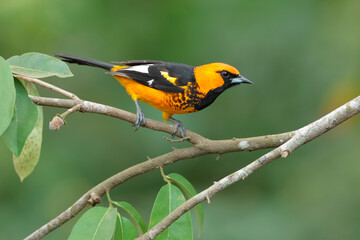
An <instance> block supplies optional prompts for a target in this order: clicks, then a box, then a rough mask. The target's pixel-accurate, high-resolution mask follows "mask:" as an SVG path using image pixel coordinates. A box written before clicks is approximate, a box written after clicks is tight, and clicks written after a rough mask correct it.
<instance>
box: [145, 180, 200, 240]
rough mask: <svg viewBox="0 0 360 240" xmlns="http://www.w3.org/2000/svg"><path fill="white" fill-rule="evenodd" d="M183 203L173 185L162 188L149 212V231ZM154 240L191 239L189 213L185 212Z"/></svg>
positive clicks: (182, 196) (183, 198) (182, 198)
mask: <svg viewBox="0 0 360 240" xmlns="http://www.w3.org/2000/svg"><path fill="white" fill-rule="evenodd" d="M184 202H185V197H184V195H183V194H182V192H181V191H180V190H179V189H178V188H177V187H176V186H175V185H173V184H171V183H168V184H166V185H165V186H163V187H162V188H161V189H160V191H159V193H158V195H157V197H156V200H155V203H154V206H153V209H152V211H151V216H150V223H149V229H150V228H152V227H153V226H155V225H156V224H157V223H159V222H160V221H161V220H162V219H163V218H165V217H166V216H167V215H169V213H171V212H172V211H173V210H175V209H176V208H177V207H178V206H180V205H181V204H182V203H184ZM155 239H156V240H164V239H166V240H177V239H178V240H188V239H193V229H192V225H191V217H190V213H189V212H187V213H185V214H184V215H182V216H181V217H180V218H179V219H178V220H176V221H175V222H174V223H173V224H171V225H170V227H168V228H167V229H165V231H164V232H162V233H161V234H159V236H157V237H156V238H155Z"/></svg>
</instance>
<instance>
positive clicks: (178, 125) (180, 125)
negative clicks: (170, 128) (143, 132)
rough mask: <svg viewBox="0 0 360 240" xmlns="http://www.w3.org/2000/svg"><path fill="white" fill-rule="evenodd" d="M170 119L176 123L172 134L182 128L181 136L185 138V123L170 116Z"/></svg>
mask: <svg viewBox="0 0 360 240" xmlns="http://www.w3.org/2000/svg"><path fill="white" fill-rule="evenodd" d="M169 121H171V122H173V123H175V131H174V133H173V134H172V136H174V135H175V134H176V132H177V131H178V130H180V134H181V137H182V138H185V136H186V130H185V128H184V125H183V124H182V123H181V122H180V121H179V120H176V119H175V118H172V117H171V118H169Z"/></svg>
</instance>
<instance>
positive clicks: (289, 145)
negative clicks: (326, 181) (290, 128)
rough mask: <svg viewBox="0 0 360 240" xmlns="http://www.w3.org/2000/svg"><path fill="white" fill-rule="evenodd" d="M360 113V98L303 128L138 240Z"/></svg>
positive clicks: (155, 233)
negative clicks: (285, 153)
mask: <svg viewBox="0 0 360 240" xmlns="http://www.w3.org/2000/svg"><path fill="white" fill-rule="evenodd" d="M359 112H360V96H358V97H356V98H355V99H353V100H351V101H350V102H348V103H346V104H344V105H343V106H341V107H339V108H337V109H335V110H334V111H332V112H331V113H329V114H327V115H326V116H324V117H322V118H320V119H319V120H317V121H315V122H313V123H310V124H308V125H307V126H305V127H303V128H300V129H299V130H297V131H296V132H295V135H294V136H293V137H292V138H291V139H290V140H289V141H287V142H286V143H284V144H282V145H281V146H279V147H277V148H275V149H274V150H272V151H270V152H268V153H266V154H265V155H263V156H262V157H260V158H258V159H256V160H255V161H253V162H252V163H250V164H248V165H247V166H246V167H244V168H242V169H240V170H238V171H236V172H234V173H232V174H230V175H228V176H226V177H224V178H222V179H221V180H220V181H218V182H215V183H214V184H213V185H212V186H211V187H209V188H207V189H205V190H204V191H202V192H201V193H199V194H197V195H195V196H194V197H192V198H190V199H189V200H187V201H186V202H184V203H183V204H181V205H180V206H179V207H177V208H176V209H175V210H174V211H173V212H171V213H170V214H169V215H168V216H167V217H165V218H164V219H163V220H161V221H160V222H159V223H158V224H156V225H155V226H154V227H153V228H151V229H150V230H149V231H148V232H147V233H145V234H144V235H142V236H141V237H139V238H137V239H138V240H151V239H154V238H155V237H157V236H158V235H159V234H160V233H162V232H163V231H164V230H165V229H166V228H168V227H169V226H170V225H171V224H172V223H173V222H175V221H176V220H177V219H178V218H179V217H181V216H182V215H183V214H185V213H186V212H188V211H189V210H190V209H192V208H193V207H195V206H196V205H197V204H199V203H200V202H202V201H205V200H207V201H208V202H209V201H210V200H209V199H210V197H212V196H213V195H215V194H216V193H217V192H219V191H221V190H223V189H224V188H226V187H228V186H230V185H232V184H234V183H236V182H237V181H239V180H244V179H245V178H246V177H247V176H249V175H250V174H252V173H254V172H256V171H257V170H259V169H260V168H262V167H263V166H265V165H267V164H269V163H270V162H272V161H273V160H275V159H277V158H279V157H281V156H282V155H283V154H284V152H287V154H290V153H291V152H292V151H294V150H295V149H297V148H298V147H300V146H302V145H304V144H306V143H308V142H310V141H312V140H313V139H315V138H317V137H319V136H321V135H322V134H324V133H325V132H327V131H329V130H331V129H333V128H334V127H336V126H338V125H339V124H341V123H342V122H344V121H346V120H347V119H349V118H351V117H353V116H354V115H356V114H358V113H359Z"/></svg>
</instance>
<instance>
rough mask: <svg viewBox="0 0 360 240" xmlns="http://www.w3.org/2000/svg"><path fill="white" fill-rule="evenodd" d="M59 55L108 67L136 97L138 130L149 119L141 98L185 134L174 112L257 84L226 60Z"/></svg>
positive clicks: (205, 104) (203, 105) (192, 109)
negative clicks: (188, 61) (192, 61)
mask: <svg viewBox="0 0 360 240" xmlns="http://www.w3.org/2000/svg"><path fill="white" fill-rule="evenodd" d="M55 56H57V57H59V58H61V60H63V61H65V62H69V63H77V64H80V65H88V66H92V67H99V68H104V69H106V70H108V71H109V72H108V73H109V74H111V75H113V76H114V77H115V78H116V79H117V80H118V81H119V82H120V84H121V85H123V86H124V87H125V89H126V91H127V92H128V94H129V95H130V96H131V98H132V99H133V100H134V101H135V105H136V115H137V120H136V122H135V124H134V125H135V126H136V130H137V129H138V128H139V127H140V126H141V125H145V123H146V121H145V117H144V114H143V112H142V111H141V108H140V106H139V102H138V101H142V102H145V103H147V104H149V105H151V106H152V107H154V108H156V109H159V110H160V111H162V116H163V119H164V120H165V121H168V120H170V121H172V122H173V123H174V124H175V131H174V133H173V134H176V132H177V131H178V130H180V133H181V136H182V137H183V138H184V137H185V128H184V126H183V124H182V123H181V122H180V121H179V120H176V119H174V118H172V115H174V114H184V113H192V112H197V111H199V110H202V109H204V108H206V107H208V106H209V105H210V104H211V103H213V102H214V100H215V99H216V98H217V97H218V96H219V95H220V94H221V93H222V92H223V91H224V90H225V89H227V88H229V87H232V86H235V85H238V84H240V83H248V84H253V82H251V81H250V80H248V79H246V78H245V77H243V76H241V75H240V73H239V71H238V70H237V69H236V68H234V67H232V66H230V65H228V64H225V63H210V64H205V65H201V66H197V67H193V66H190V65H186V64H182V63H171V62H161V61H153V60H133V61H123V62H116V64H120V65H113V64H110V63H106V62H100V61H96V60H92V59H86V58H80V57H74V56H69V55H64V54H57V55H55Z"/></svg>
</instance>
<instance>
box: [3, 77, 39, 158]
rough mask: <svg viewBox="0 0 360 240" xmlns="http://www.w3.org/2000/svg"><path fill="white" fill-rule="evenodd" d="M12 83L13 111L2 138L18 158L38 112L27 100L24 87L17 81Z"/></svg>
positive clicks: (28, 99) (29, 100)
mask: <svg viewBox="0 0 360 240" xmlns="http://www.w3.org/2000/svg"><path fill="white" fill-rule="evenodd" d="M14 83H15V89H16V100H15V110H14V114H13V116H12V119H11V122H10V124H9V127H8V128H7V129H6V131H5V132H4V134H3V135H2V138H3V140H4V142H5V144H6V145H7V147H8V148H9V149H10V150H11V151H12V153H13V154H14V155H15V156H16V157H19V156H20V153H21V150H22V149H23V147H24V144H25V141H26V139H27V138H28V136H29V134H30V133H31V132H32V130H33V128H34V126H35V123H36V122H37V119H38V110H37V108H36V105H35V104H34V103H33V102H32V101H31V99H30V98H29V96H28V93H27V91H26V89H25V87H24V85H22V83H21V82H20V81H19V80H18V79H15V81H14Z"/></svg>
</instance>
